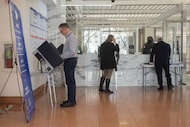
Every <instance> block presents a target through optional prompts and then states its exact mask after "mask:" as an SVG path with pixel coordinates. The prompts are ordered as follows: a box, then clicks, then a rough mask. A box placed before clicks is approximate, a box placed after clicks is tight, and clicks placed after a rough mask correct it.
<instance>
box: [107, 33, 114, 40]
mask: <svg viewBox="0 0 190 127" xmlns="http://www.w3.org/2000/svg"><path fill="white" fill-rule="evenodd" d="M113 38H114V36H113V35H111V34H110V35H108V38H107V39H106V40H105V42H112V41H113Z"/></svg>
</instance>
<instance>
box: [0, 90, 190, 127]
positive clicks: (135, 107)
mask: <svg viewBox="0 0 190 127" xmlns="http://www.w3.org/2000/svg"><path fill="white" fill-rule="evenodd" d="M112 89H113V88H112ZM56 92H57V100H58V103H57V105H56V106H55V109H53V110H51V106H50V101H49V97H48V94H45V95H44V96H43V97H41V98H40V99H39V100H37V101H36V111H35V114H34V117H33V119H32V121H31V122H29V123H26V121H25V116H24V113H23V112H22V111H10V112H9V113H8V114H3V115H0V127H189V126H190V87H189V86H178V87H175V89H174V90H173V91H168V90H167V89H166V88H165V89H164V91H162V92H159V91H157V87H146V88H145V89H144V88H142V87H140V86H139V87H118V90H117V91H115V90H114V94H111V95H109V94H100V93H99V92H98V88H97V87H78V88H77V105H76V106H75V107H69V108H60V107H59V103H61V102H62V101H63V100H64V99H65V89H64V88H57V89H56Z"/></svg>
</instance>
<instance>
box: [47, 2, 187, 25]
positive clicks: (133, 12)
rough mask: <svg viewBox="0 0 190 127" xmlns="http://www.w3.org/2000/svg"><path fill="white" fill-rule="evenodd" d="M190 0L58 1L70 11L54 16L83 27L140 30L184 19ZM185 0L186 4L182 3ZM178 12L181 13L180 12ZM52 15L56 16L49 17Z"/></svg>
mask: <svg viewBox="0 0 190 127" xmlns="http://www.w3.org/2000/svg"><path fill="white" fill-rule="evenodd" d="M188 1H189V0H159V1H155V0H115V2H111V0H66V1H65V0H57V7H58V8H66V14H65V13H62V12H60V11H58V12H57V13H54V16H53V18H54V17H55V18H58V17H66V19H67V21H68V22H70V23H76V24H77V25H78V26H79V27H84V26H85V27H96V28H97V27H110V26H111V27H117V28H127V29H134V28H135V29H136V28H137V27H138V28H140V27H144V26H151V25H153V24H155V23H157V22H159V21H162V20H163V19H166V18H168V17H170V18H171V17H172V16H173V17H175V18H178V19H180V17H179V16H180V15H179V14H178V13H179V12H181V11H182V10H184V9H186V10H187V12H188V13H187V15H189V14H190V11H189V10H190V6H189V4H188ZM181 2H184V3H186V4H185V5H187V6H184V4H181ZM189 3H190V1H189ZM176 14H177V15H176ZM49 18H52V16H51V17H49Z"/></svg>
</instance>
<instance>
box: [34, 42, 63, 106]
mask: <svg viewBox="0 0 190 127" xmlns="http://www.w3.org/2000/svg"><path fill="white" fill-rule="evenodd" d="M60 50H61V49H60V48H59V49H57V48H56V47H55V46H54V45H53V44H52V43H48V42H47V41H45V42H44V43H42V44H41V45H40V46H39V47H38V48H37V49H36V50H35V51H34V52H33V54H34V56H35V57H36V58H37V59H38V60H39V61H40V63H41V67H42V70H41V72H42V73H45V74H46V75H47V79H48V89H49V94H50V102H51V107H52V108H53V102H55V103H56V102H57V99H56V93H55V84H54V77H53V71H54V69H55V68H56V67H58V66H59V65H60V64H62V63H63V59H62V58H61V56H60V55H61V53H60ZM52 88H53V89H52ZM53 98H54V100H53Z"/></svg>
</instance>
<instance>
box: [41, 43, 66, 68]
mask: <svg viewBox="0 0 190 127" xmlns="http://www.w3.org/2000/svg"><path fill="white" fill-rule="evenodd" d="M38 51H39V52H40V53H41V54H42V55H43V56H44V57H45V59H46V60H47V61H48V62H49V64H51V66H52V67H54V68H55V67H57V66H59V65H60V64H61V63H62V62H63V59H62V58H61V57H60V53H59V51H58V50H57V49H56V47H55V46H54V45H53V44H52V43H48V42H47V41H45V42H44V43H43V44H42V45H40V47H38Z"/></svg>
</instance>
